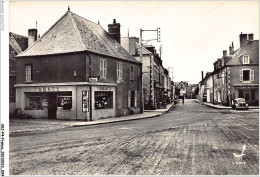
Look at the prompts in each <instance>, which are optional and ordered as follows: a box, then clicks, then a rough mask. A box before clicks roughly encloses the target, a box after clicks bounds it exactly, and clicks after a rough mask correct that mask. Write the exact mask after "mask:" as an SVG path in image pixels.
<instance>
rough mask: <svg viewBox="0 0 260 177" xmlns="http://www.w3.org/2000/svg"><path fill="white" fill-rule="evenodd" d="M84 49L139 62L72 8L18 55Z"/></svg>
mask: <svg viewBox="0 0 260 177" xmlns="http://www.w3.org/2000/svg"><path fill="white" fill-rule="evenodd" d="M81 51H89V52H93V53H97V54H102V55H107V56H111V57H116V58H120V59H124V60H128V61H132V62H137V63H139V62H138V61H137V60H136V59H135V58H134V57H132V56H131V55H130V54H129V53H128V52H127V51H126V50H125V49H124V48H123V47H121V45H120V44H119V43H118V42H117V41H116V40H115V39H113V38H112V37H111V36H110V35H109V33H107V32H106V31H105V30H104V29H103V28H102V27H101V26H100V25H98V24H96V23H93V22H91V21H89V20H86V19H85V18H83V17H80V16H78V15H76V14H74V13H72V12H70V11H67V12H66V13H65V14H64V15H63V16H62V17H61V18H60V19H59V20H58V21H57V22H56V23H55V24H54V25H53V26H52V27H51V28H50V29H49V30H48V31H47V32H46V33H45V34H43V35H42V37H41V38H40V39H38V40H37V41H36V42H35V43H34V44H33V45H32V46H31V47H30V48H28V49H27V50H26V51H24V52H23V53H21V54H20V55H18V57H24V56H39V55H52V54H63V53H71V52H81Z"/></svg>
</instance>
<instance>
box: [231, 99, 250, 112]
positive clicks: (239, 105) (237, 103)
mask: <svg viewBox="0 0 260 177" xmlns="http://www.w3.org/2000/svg"><path fill="white" fill-rule="evenodd" d="M231 107H232V109H235V110H237V109H246V110H248V108H249V107H248V104H247V103H246V101H245V99H244V98H236V99H234V100H232V103H231Z"/></svg>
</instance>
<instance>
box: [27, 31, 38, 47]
mask: <svg viewBox="0 0 260 177" xmlns="http://www.w3.org/2000/svg"><path fill="white" fill-rule="evenodd" d="M37 32H38V30H37V29H28V47H30V46H31V45H32V44H33V43H34V42H35V41H36V40H37Z"/></svg>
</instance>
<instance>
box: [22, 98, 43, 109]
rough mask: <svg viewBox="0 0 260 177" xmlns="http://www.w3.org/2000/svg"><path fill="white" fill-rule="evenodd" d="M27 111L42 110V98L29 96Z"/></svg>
mask: <svg viewBox="0 0 260 177" xmlns="http://www.w3.org/2000/svg"><path fill="white" fill-rule="evenodd" d="M26 105H27V106H26V109H32V110H39V109H42V105H41V97H40V96H33V95H27V104H26Z"/></svg>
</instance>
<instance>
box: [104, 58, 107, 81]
mask: <svg viewBox="0 0 260 177" xmlns="http://www.w3.org/2000/svg"><path fill="white" fill-rule="evenodd" d="M106 77H107V60H106V59H104V78H106Z"/></svg>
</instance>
